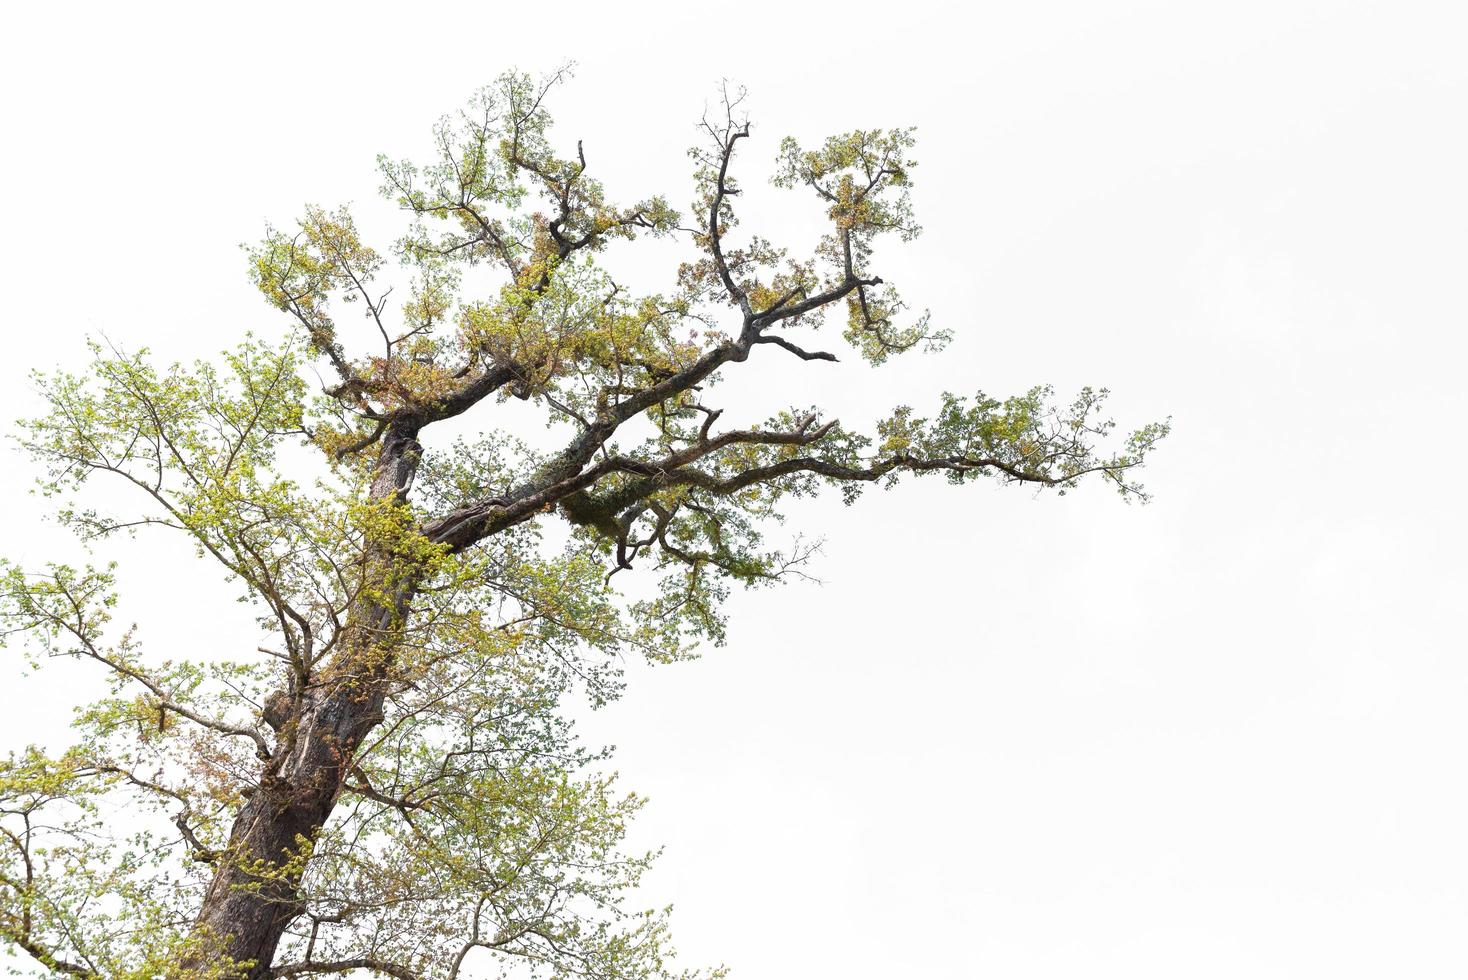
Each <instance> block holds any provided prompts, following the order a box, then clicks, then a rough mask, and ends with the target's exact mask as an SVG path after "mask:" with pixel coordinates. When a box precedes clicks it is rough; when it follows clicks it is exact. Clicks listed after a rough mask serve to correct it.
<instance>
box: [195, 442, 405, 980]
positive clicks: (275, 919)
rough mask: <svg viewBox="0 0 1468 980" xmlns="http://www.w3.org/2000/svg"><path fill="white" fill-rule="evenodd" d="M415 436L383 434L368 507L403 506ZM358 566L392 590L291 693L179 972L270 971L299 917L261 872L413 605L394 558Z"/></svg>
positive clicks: (320, 788)
mask: <svg viewBox="0 0 1468 980" xmlns="http://www.w3.org/2000/svg"><path fill="white" fill-rule="evenodd" d="M416 437H417V428H416V427H415V426H406V425H400V426H395V427H394V428H393V429H392V430H391V431H390V432H389V433H387V435H386V437H385V438H384V440H383V445H382V449H381V452H380V453H379V456H378V461H377V468H376V474H375V477H374V479H373V481H372V485H371V490H370V494H371V497H372V499H373V500H389V499H396V500H403V499H405V497H406V495H407V492H408V490H409V488H410V487H411V485H412V481H413V476H414V473H415V472H416V470H417V465H418V456H419V453H420V452H421V446H419V444H418V441H417V438H416ZM364 559H365V560H364V562H363V566H364V569H365V574H366V575H368V576H373V575H376V576H378V577H379V581H389V580H390V581H393V582H395V583H396V584H395V587H394V588H393V596H394V601H393V602H392V603H390V604H387V605H384V604H382V603H379V602H372V601H363V602H361V603H359V604H358V605H357V606H356V607H355V608H353V609H351V610H350V612H349V615H348V618H347V623H346V626H345V629H346V636H347V641H346V643H345V644H343V645H342V647H341V648H340V652H338V653H337V654H336V656H335V657H334V658H333V660H332V661H331V662H330V663H329V664H327V665H326V666H325V668H324V669H323V671H322V673H321V675H320V676H313V677H312V684H311V685H310V687H308V688H304V689H303V690H300V691H297V692H296V693H295V694H294V695H293V698H292V700H291V703H290V706H289V709H288V713H287V718H286V720H285V722H284V724H283V725H282V726H281V728H280V732H279V738H278V740H277V743H276V752H275V755H274V756H273V757H272V758H271V759H269V760H267V761H265V762H264V763H263V765H262V775H261V778H260V782H259V785H258V787H257V788H255V790H254V791H253V792H252V793H251V795H250V797H249V799H248V800H247V801H246V802H245V804H244V805H243V806H242V807H241V808H240V810H239V812H238V814H236V816H235V820H234V824H233V826H232V828H231V831H230V841H229V847H228V848H227V849H226V850H225V852H224V854H222V855H221V856H220V857H219V859H218V861H217V866H216V870H215V875H214V880H213V881H212V882H211V883H210V885H209V889H208V891H207V892H206V893H205V895H204V901H203V904H202V906H201V908H200V911H199V915H198V918H197V919H196V920H195V925H194V935H195V938H196V939H198V940H199V941H200V942H199V947H198V951H197V952H196V953H195V954H193V956H192V957H191V958H189V959H186V960H185V961H183V962H181V963H180V965H179V967H180V973H181V974H182V975H183V976H185V977H187V976H190V975H193V974H196V973H199V972H203V971H206V970H208V969H209V968H210V967H211V966H214V965H217V964H218V963H219V962H220V961H221V960H224V961H233V962H235V963H239V964H246V963H248V964H250V965H249V967H248V968H247V969H245V970H244V971H243V973H242V976H243V977H245V978H247V980H263V978H266V977H269V976H271V970H270V968H271V966H272V964H273V961H274V959H275V952H276V947H277V946H278V945H279V944H280V940H281V938H282V936H284V934H285V931H286V929H287V928H288V927H289V926H290V924H291V922H292V921H293V920H294V919H295V918H296V917H297V916H299V915H300V914H301V911H302V905H301V901H300V895H299V883H300V877H299V874H298V873H296V872H292V871H289V870H287V871H286V873H279V872H277V873H270V872H271V869H279V868H281V866H282V865H287V863H288V862H289V861H290V859H291V858H292V857H293V856H298V855H300V854H301V851H302V846H303V844H305V843H308V842H310V841H314V840H315V838H316V835H317V833H318V832H319V831H320V830H321V828H322V827H324V826H325V825H326V822H327V820H328V819H329V818H330V817H331V812H332V810H333V808H334V807H335V806H336V801H337V799H338V797H339V796H340V795H341V789H342V783H343V780H344V779H345V777H346V774H347V772H348V770H349V769H350V767H351V764H352V759H353V757H354V756H355V754H356V752H357V750H358V749H359V748H360V747H361V745H362V742H363V740H364V739H365V738H366V737H367V735H368V733H370V732H371V731H372V730H373V729H374V728H375V727H377V725H378V724H379V723H380V722H381V721H382V718H383V714H382V706H383V701H384V691H385V681H386V679H387V677H388V675H389V671H390V669H391V663H392V659H393V646H394V636H395V635H396V633H397V632H398V630H399V629H400V628H401V626H402V625H403V622H404V619H405V617H406V615H407V611H408V606H409V603H410V601H411V598H412V589H413V584H412V582H411V581H405V580H404V579H403V576H402V572H403V570H402V569H400V568H396V567H394V566H393V562H394V558H393V556H391V555H389V554H387V553H385V552H383V551H381V550H380V549H377V550H372V549H369V552H368V554H366V555H364ZM257 862H258V863H257ZM261 868H264V869H265V871H266V873H264V874H261V873H259V869H261Z"/></svg>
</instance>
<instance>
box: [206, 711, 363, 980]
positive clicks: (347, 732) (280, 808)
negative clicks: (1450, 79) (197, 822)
mask: <svg viewBox="0 0 1468 980" xmlns="http://www.w3.org/2000/svg"><path fill="white" fill-rule="evenodd" d="M298 717H299V721H297V722H295V724H296V725H297V726H298V728H297V734H296V737H295V741H294V744H293V745H290V746H289V748H290V750H291V751H290V754H289V755H288V756H287V757H285V758H283V759H281V760H278V762H279V764H278V766H277V765H272V766H270V767H269V768H270V769H271V770H273V771H272V772H270V773H269V774H267V775H266V776H265V778H264V779H263V780H262V781H261V786H260V788H259V789H257V790H256V791H255V792H254V793H253V795H251V797H250V798H249V800H248V802H246V803H245V805H244V806H243V807H241V808H240V811H239V813H238V814H237V815H236V817H235V822H234V827H233V829H232V831H231V834H230V842H229V848H228V850H227V852H226V853H225V854H224V855H223V856H221V858H220V862H219V866H218V868H217V870H216V871H215V875H214V881H213V882H212V883H211V884H210V886H209V890H208V892H206V893H205V896H204V903H203V906H202V908H201V910H200V912H199V917H198V920H197V921H196V923H195V927H194V932H195V936H196V938H198V939H200V940H201V947H200V949H199V950H198V952H197V953H196V954H194V955H193V956H192V957H191V958H190V959H189V960H187V961H185V962H184V963H183V964H182V967H183V971H184V974H185V975H186V976H187V975H189V972H190V971H202V970H205V969H207V968H208V967H209V966H212V965H217V964H218V963H219V962H220V961H221V960H223V961H225V962H228V961H231V960H232V961H235V962H236V963H239V964H244V963H249V964H250V966H249V968H248V969H246V970H244V971H243V976H245V977H247V978H249V980H259V978H263V977H266V976H268V975H269V971H270V967H271V965H272V963H273V962H274V958H275V948H276V946H277V945H278V944H279V942H280V938H281V936H282V935H283V934H284V933H285V930H286V927H287V926H289V925H290V923H291V921H292V920H294V919H295V918H296V916H297V915H299V914H300V912H301V904H300V900H299V893H298V885H299V882H300V874H301V871H302V870H303V868H304V859H305V857H306V855H305V853H303V844H309V843H310V842H312V841H314V840H315V838H316V834H317V832H318V831H319V830H320V829H321V828H322V827H323V826H325V824H326V820H327V818H328V817H330V816H331V811H332V808H333V807H334V806H335V805H336V800H337V797H338V795H339V794H340V792H341V785H342V780H343V778H344V777H345V775H346V768H347V767H348V766H349V765H350V760H351V758H352V756H353V755H354V754H355V752H356V750H357V748H358V747H359V746H360V745H361V743H362V740H363V738H365V737H366V735H367V733H368V732H370V731H371V730H372V729H373V728H374V727H375V726H376V725H377V723H378V722H380V721H381V720H382V697H381V695H380V694H376V695H373V694H368V693H365V692H363V691H362V690H361V689H360V688H354V686H353V685H349V684H337V685H334V686H333V687H332V688H330V689H328V693H326V694H324V695H323V696H321V697H320V698H319V699H317V700H315V701H313V702H312V703H310V704H309V705H303V710H302V711H301V713H300V715H299V716H298ZM252 861H260V862H263V863H264V864H263V867H257V868H255V869H251V868H248V867H246V863H247V862H252Z"/></svg>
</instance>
